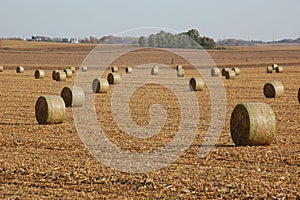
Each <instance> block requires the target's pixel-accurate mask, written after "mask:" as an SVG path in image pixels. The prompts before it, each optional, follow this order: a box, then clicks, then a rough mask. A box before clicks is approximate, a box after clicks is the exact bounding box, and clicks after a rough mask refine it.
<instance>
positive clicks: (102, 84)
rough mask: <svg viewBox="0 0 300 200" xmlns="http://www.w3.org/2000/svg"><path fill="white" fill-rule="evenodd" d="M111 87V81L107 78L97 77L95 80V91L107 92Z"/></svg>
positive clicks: (93, 87) (93, 88) (93, 86)
mask: <svg viewBox="0 0 300 200" xmlns="http://www.w3.org/2000/svg"><path fill="white" fill-rule="evenodd" d="M108 89H109V83H108V81H107V80H106V79H105V78H96V79H94V80H93V85H92V90H93V92H94V93H106V92H107V91H108Z"/></svg>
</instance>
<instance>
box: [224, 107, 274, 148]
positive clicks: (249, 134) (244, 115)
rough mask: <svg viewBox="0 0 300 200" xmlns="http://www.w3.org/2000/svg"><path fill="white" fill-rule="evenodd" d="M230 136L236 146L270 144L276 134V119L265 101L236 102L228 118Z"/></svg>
mask: <svg viewBox="0 0 300 200" xmlns="http://www.w3.org/2000/svg"><path fill="white" fill-rule="evenodd" d="M230 133H231V138H232V140H233V142H234V143H235V145H237V146H247V145H249V146H259V145H262V146H264V145H270V144H271V143H272V141H273V139H274V138H275V134H276V120H275V115H274V112H273V110H272V108H271V107H270V106H269V105H268V104H266V103H259V102H255V103H243V104H238V105H237V106H236V107H235V108H234V110H233V112H232V114H231V118H230Z"/></svg>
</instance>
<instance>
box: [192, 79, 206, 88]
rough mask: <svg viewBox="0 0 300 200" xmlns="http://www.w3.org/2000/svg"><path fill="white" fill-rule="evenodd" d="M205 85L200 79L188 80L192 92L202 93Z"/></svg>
mask: <svg viewBox="0 0 300 200" xmlns="http://www.w3.org/2000/svg"><path fill="white" fill-rule="evenodd" d="M204 86H205V83H204V81H203V79H202V78H191V79H190V89H191V90H192V91H202V90H203V89H204Z"/></svg>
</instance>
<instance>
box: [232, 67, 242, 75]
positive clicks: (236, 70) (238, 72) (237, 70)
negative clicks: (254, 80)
mask: <svg viewBox="0 0 300 200" xmlns="http://www.w3.org/2000/svg"><path fill="white" fill-rule="evenodd" d="M232 70H233V71H234V73H235V75H240V73H241V70H240V68H237V67H233V68H232Z"/></svg>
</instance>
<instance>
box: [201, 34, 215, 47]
mask: <svg viewBox="0 0 300 200" xmlns="http://www.w3.org/2000/svg"><path fill="white" fill-rule="evenodd" d="M200 45H201V46H202V47H203V48H204V49H213V48H215V47H216V43H215V41H214V40H213V39H212V38H209V37H206V36H204V37H201V38H200Z"/></svg>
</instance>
